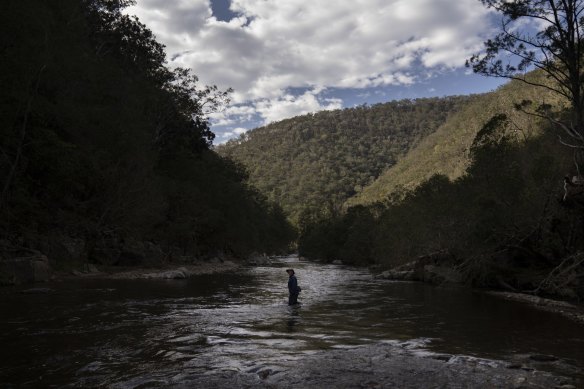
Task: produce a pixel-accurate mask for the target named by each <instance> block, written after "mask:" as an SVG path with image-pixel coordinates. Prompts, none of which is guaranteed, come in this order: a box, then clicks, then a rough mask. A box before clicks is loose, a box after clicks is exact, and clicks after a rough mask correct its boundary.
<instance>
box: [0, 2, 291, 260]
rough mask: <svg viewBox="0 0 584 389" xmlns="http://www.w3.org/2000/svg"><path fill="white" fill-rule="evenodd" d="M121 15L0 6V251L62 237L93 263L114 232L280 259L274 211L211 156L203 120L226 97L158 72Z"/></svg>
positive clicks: (151, 49)
mask: <svg viewBox="0 0 584 389" xmlns="http://www.w3.org/2000/svg"><path fill="white" fill-rule="evenodd" d="M130 3H131V1H126V0H86V1H81V2H70V1H65V0H57V1H51V2H45V1H40V0H22V1H20V0H19V1H13V0H9V1H7V2H3V3H2V5H1V6H0V8H1V9H0V26H1V27H0V30H1V32H2V34H1V37H0V52H1V53H2V58H3V60H2V62H0V83H1V84H2V86H3V88H2V90H1V91H0V101H1V106H0V110H1V111H0V127H1V128H2V132H1V133H0V190H2V193H1V197H0V235H1V236H0V240H1V241H2V242H3V244H5V243H6V242H11V243H12V244H18V245H23V246H28V247H32V248H39V247H40V246H42V242H44V241H46V240H47V237H48V236H49V235H59V234H62V235H66V236H73V237H79V238H82V239H85V240H86V241H87V242H88V250H89V251H91V248H92V241H95V239H97V237H99V236H100V234H103V233H105V232H108V233H110V232H111V231H114V232H115V233H116V234H118V235H122V236H127V237H133V238H137V239H143V240H152V241H154V242H158V243H159V244H161V245H165V246H167V247H170V246H174V247H179V248H181V249H182V250H183V251H184V252H189V253H197V254H200V255H206V254H211V253H213V252H217V251H223V252H227V253H232V254H235V255H246V254H249V253H251V252H253V251H262V252H263V251H266V252H268V251H269V252H276V251H280V250H285V249H286V247H287V245H288V243H289V241H290V240H291V239H292V238H293V231H292V229H291V227H290V226H289V225H288V224H287V223H286V221H285V219H284V217H283V216H282V212H281V210H280V209H279V208H278V207H277V206H275V205H272V204H270V203H268V201H267V200H266V199H265V198H264V197H263V196H261V195H259V193H258V192H257V190H255V189H253V188H252V187H250V186H249V185H248V183H247V174H246V172H245V171H244V170H243V168H242V167H241V166H240V165H238V164H236V163H234V162H232V161H230V160H228V159H226V158H223V157H219V156H218V155H216V154H215V153H214V152H213V151H211V150H209V147H210V145H211V142H212V140H213V138H214V134H213V133H212V132H211V131H210V129H209V126H208V122H207V120H206V114H207V113H208V110H209V109H215V108H217V107H218V106H220V105H221V104H222V103H224V102H225V101H226V100H227V99H228V92H229V91H219V90H217V88H216V87H214V86H211V87H199V85H198V83H197V81H198V80H197V77H196V76H194V75H193V74H192V73H190V72H189V71H187V70H184V69H176V70H171V69H169V68H167V67H166V65H165V61H166V59H165V54H164V46H163V45H161V44H160V43H158V42H156V40H155V39H154V36H153V34H152V32H151V31H149V30H148V29H147V28H146V27H145V26H144V25H143V24H141V23H140V22H139V21H138V20H137V19H136V18H134V17H130V16H128V15H125V14H123V13H122V12H121V11H122V9H123V8H124V7H125V6H127V5H128V4H130ZM272 231H278V233H277V234H273V233H272ZM88 255H89V256H91V253H90V252H89V253H88Z"/></svg>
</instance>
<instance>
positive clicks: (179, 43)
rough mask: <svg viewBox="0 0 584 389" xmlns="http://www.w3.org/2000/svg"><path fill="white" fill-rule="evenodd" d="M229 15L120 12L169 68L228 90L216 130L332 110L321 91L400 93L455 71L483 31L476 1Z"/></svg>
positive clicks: (199, 3) (291, 7)
mask: <svg viewBox="0 0 584 389" xmlns="http://www.w3.org/2000/svg"><path fill="white" fill-rule="evenodd" d="M231 10H232V11H234V12H236V13H237V14H239V15H240V16H239V17H237V18H235V19H232V20H231V21H229V22H224V21H219V20H217V19H216V18H215V17H213V16H212V13H211V5H210V1H209V0H173V1H168V0H138V4H137V6H135V7H132V8H131V9H129V11H128V12H129V13H134V14H136V15H138V16H139V18H140V19H141V21H143V22H144V23H145V24H146V25H147V26H148V27H150V28H151V29H152V30H153V31H154V33H155V34H156V36H157V38H158V39H159V40H160V41H161V42H162V43H164V44H165V45H166V46H167V54H168V57H169V59H173V60H172V61H171V65H176V66H183V67H189V68H192V69H193V70H194V72H195V73H196V74H197V75H198V76H199V77H200V79H201V82H202V83H204V84H217V85H218V86H219V87H220V88H223V89H224V88H227V87H232V88H234V89H235V93H234V94H233V96H232V97H233V102H234V103H235V106H234V107H230V108H229V109H228V110H227V111H226V112H224V113H221V114H217V115H215V117H212V118H213V119H214V120H215V123H221V124H222V125H230V124H235V123H236V122H237V120H243V119H246V118H247V119H249V118H251V117H253V116H254V115H257V114H259V115H260V116H261V117H262V118H263V119H264V121H266V122H269V121H272V120H279V119H281V118H284V117H288V116H291V115H297V114H301V113H306V112H313V111H317V110H320V109H333V108H340V107H341V101H340V100H334V101H325V100H323V99H321V98H319V92H320V90H319V88H321V87H326V88H332V87H339V88H369V87H375V86H386V85H409V84H412V83H415V82H416V81H418V78H419V77H418V76H417V75H416V74H417V71H418V70H416V66H418V67H419V66H422V67H425V68H427V69H426V70H431V69H432V68H454V67H461V66H463V64H464V60H465V59H466V58H468V57H469V56H470V55H471V54H472V53H473V52H475V51H477V50H478V49H479V48H480V47H481V46H482V42H483V38H481V35H482V34H483V33H484V32H486V31H489V22H488V20H487V18H486V15H487V13H488V11H487V10H486V9H485V8H484V7H483V6H482V4H481V3H480V2H479V1H477V0H335V1H334V2H333V1H325V0H320V1H315V0H286V1H281V0H232V3H231ZM291 88H303V90H306V88H308V90H309V92H305V93H303V94H300V95H296V96H294V95H292V94H291V92H290V89H291Z"/></svg>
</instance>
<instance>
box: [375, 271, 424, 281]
mask: <svg viewBox="0 0 584 389" xmlns="http://www.w3.org/2000/svg"><path fill="white" fill-rule="evenodd" d="M377 278H382V279H385V280H395V281H418V280H419V279H418V278H417V277H416V273H415V272H414V271H413V270H386V271H384V272H383V273H381V274H378V275H377Z"/></svg>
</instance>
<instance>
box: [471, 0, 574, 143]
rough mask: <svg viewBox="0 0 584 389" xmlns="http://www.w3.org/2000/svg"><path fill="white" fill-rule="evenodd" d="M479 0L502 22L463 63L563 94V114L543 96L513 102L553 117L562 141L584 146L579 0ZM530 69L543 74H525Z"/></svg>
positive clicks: (474, 68)
mask: <svg viewBox="0 0 584 389" xmlns="http://www.w3.org/2000/svg"><path fill="white" fill-rule="evenodd" d="M480 1H481V2H482V3H483V4H484V5H485V6H486V7H488V8H492V9H494V10H496V11H497V12H498V13H499V14H500V15H501V27H500V31H499V33H498V34H497V35H495V36H494V37H492V38H491V39H488V40H487V41H486V42H485V50H484V51H483V52H482V53H478V54H475V55H473V56H472V57H471V58H469V59H468V60H467V61H466V65H467V66H468V67H471V68H472V69H473V71H474V72H475V73H479V74H483V75H486V76H493V77H503V78H508V79H513V80H520V81H522V82H525V83H527V84H530V85H535V86H538V87H542V88H546V89H548V90H551V91H552V92H554V93H555V94H557V95H559V96H562V97H563V98H565V99H567V101H568V102H569V104H570V106H571V110H570V112H569V115H567V116H563V117H562V116H561V115H559V114H558V113H557V112H556V113H553V112H552V107H551V105H550V104H549V103H546V102H544V101H542V102H539V103H538V104H535V103H534V102H532V101H527V100H525V101H523V102H521V103H520V104H517V108H519V109H522V110H524V111H528V112H530V113H532V114H535V115H538V116H541V117H544V118H546V119H548V120H550V121H552V122H553V123H554V124H555V125H557V126H558V127H560V128H561V129H562V130H563V131H564V134H565V135H567V138H562V136H560V141H561V142H562V143H563V144H565V145H566V146H569V147H571V148H574V149H575V150H576V151H582V150H584V74H583V70H582V54H583V50H584V42H583V38H584V1H583V0H480ZM534 69H539V71H541V72H542V73H543V74H544V75H545V76H546V77H545V78H537V77H532V76H530V75H529V74H528V72H529V71H530V70H534Z"/></svg>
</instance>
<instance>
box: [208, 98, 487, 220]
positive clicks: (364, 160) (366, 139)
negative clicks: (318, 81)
mask: <svg viewBox="0 0 584 389" xmlns="http://www.w3.org/2000/svg"><path fill="white" fill-rule="evenodd" d="M476 99H477V97H476V96H470V97H445V98H428V99H416V100H401V101H393V102H389V103H384V104H376V105H373V106H359V107H356V108H350V109H344V110H335V111H322V112H318V113H315V114H308V115H303V116H297V117H294V118H291V119H287V120H283V121H280V122H276V123H272V124H270V125H267V126H265V127H261V128H257V129H254V130H252V131H249V132H248V133H246V134H243V135H242V136H241V137H240V138H239V139H236V140H231V141H229V142H228V143H227V144H225V145H222V146H219V147H218V148H217V151H218V152H219V154H221V155H224V156H229V157H232V158H233V159H235V160H237V161H239V162H241V163H242V164H243V165H244V166H246V168H247V169H248V170H249V174H250V181H251V183H252V184H253V185H254V186H256V187H257V188H258V189H259V190H260V191H261V192H262V193H264V194H265V195H266V196H267V197H268V199H269V200H271V201H274V202H277V203H278V204H280V205H281V206H282V207H283V209H284V210H285V212H286V213H287V214H288V215H289V217H290V218H291V220H293V221H294V222H296V223H297V222H298V221H299V220H300V219H301V217H302V214H303V212H304V213H305V214H306V215H309V214H315V213H319V212H321V210H323V209H326V210H328V211H334V210H338V209H340V208H341V207H342V205H343V203H344V202H345V201H346V200H347V199H348V198H350V197H351V196H353V195H355V194H356V193H358V192H359V191H361V189H362V188H363V187H364V186H367V185H369V184H371V183H372V182H374V181H375V180H376V178H377V177H378V176H379V175H380V174H381V173H382V172H383V171H384V170H386V169H387V168H388V167H390V166H392V165H394V164H395V163H396V161H397V160H398V159H399V158H400V157H402V156H403V155H405V154H406V153H407V152H408V150H410V149H411V148H412V147H413V146H415V145H417V144H418V143H419V141H420V140H421V139H423V138H424V137H426V136H428V135H429V134H431V133H433V132H434V131H436V129H437V128H438V127H440V125H442V124H443V123H444V122H445V121H446V120H447V118H449V117H450V116H451V115H452V114H454V113H455V112H457V111H459V110H460V109H461V108H462V107H464V106H466V105H467V104H469V103H470V102H472V101H475V100H476Z"/></svg>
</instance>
